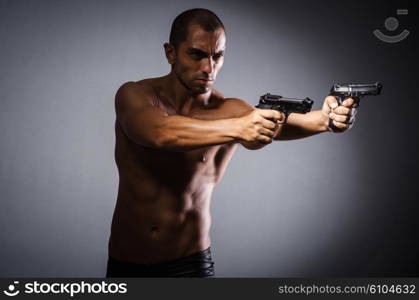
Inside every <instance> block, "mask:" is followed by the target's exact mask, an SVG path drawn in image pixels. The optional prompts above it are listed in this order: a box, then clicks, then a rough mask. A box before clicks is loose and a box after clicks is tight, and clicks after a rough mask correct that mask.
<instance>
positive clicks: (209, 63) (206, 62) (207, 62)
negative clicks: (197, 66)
mask: <svg viewBox="0 0 419 300" xmlns="http://www.w3.org/2000/svg"><path fill="white" fill-rule="evenodd" d="M214 68H215V61H214V59H213V58H212V57H207V58H204V59H203V60H202V65H201V71H202V72H205V73H208V74H212V72H213V71H214Z"/></svg>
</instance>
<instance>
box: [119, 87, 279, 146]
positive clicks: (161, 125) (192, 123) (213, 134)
mask: <svg viewBox="0 0 419 300" xmlns="http://www.w3.org/2000/svg"><path fill="white" fill-rule="evenodd" d="M152 102H153V99H152V98H151V97H150V93H149V92H148V91H147V87H144V86H140V85H139V84H137V83H134V82H130V83H126V84H124V85H123V86H122V87H121V88H120V89H119V90H118V92H117V94H116V97H115V110H116V117H117V121H118V122H119V123H120V125H121V127H122V129H123V131H124V133H125V134H126V135H127V136H128V138H130V139H131V140H132V141H134V142H135V143H137V144H140V145H143V146H146V147H150V148H156V149H164V150H171V151H188V150H194V149H198V148H201V147H207V146H212V145H219V144H225V143H231V142H239V141H247V142H255V141H258V142H260V143H262V144H263V143H270V142H271V141H272V138H273V136H274V131H275V128H276V125H275V123H274V122H272V121H271V119H272V120H274V119H280V118H282V115H281V114H280V113H279V112H277V111H274V110H257V111H254V112H252V113H250V114H248V115H246V116H242V117H232V118H226V119H221V120H211V121H208V120H199V119H193V118H188V117H184V116H180V115H172V116H169V115H168V114H167V113H166V112H165V111H163V110H161V109H159V108H157V107H155V106H153V105H152Z"/></svg>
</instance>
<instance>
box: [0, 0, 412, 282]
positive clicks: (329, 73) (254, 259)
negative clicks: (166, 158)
mask: <svg viewBox="0 0 419 300" xmlns="http://www.w3.org/2000/svg"><path fill="white" fill-rule="evenodd" d="M194 7H205V8H209V9H211V10H213V11H214V12H215V13H217V14H218V15H219V16H220V18H221V19H222V20H223V22H224V24H225V26H226V29H227V53H226V58H225V64H224V67H223V69H222V71H221V73H220V74H219V76H218V78H217V82H216V88H217V89H219V90H220V91H222V92H223V93H224V94H225V95H226V96H227V97H238V98H242V99H244V100H246V101H248V102H249V103H251V104H253V105H255V104H256V103H257V100H258V97H259V96H260V95H262V94H264V93H266V92H271V93H276V94H281V95H284V96H289V97H306V96H309V97H311V98H312V99H314V100H315V101H316V102H315V108H316V109H319V108H320V107H321V104H322V102H323V99H324V97H325V96H326V95H327V93H328V91H329V89H330V87H331V85H332V84H333V83H335V82H336V83H348V82H349V83H373V82H375V81H381V82H382V83H383V85H384V89H383V94H382V96H380V97H370V98H366V99H364V100H365V101H362V103H361V107H360V110H359V114H358V116H357V117H358V118H357V123H356V124H355V126H354V128H353V130H351V131H350V132H346V133H344V134H329V133H325V134H321V135H318V136H314V137H310V138H307V139H301V140H295V141H287V142H275V143H273V144H271V145H270V146H268V147H265V148H264V149H262V150H259V151H249V150H246V149H244V148H241V147H240V148H239V149H238V151H237V152H236V154H235V156H234V157H233V159H232V161H231V163H230V166H229V167H228V169H227V171H226V174H225V177H224V179H223V181H222V182H221V183H220V185H219V186H218V187H217V188H216V190H215V192H214V195H213V200H212V212H213V225H212V253H213V258H214V260H215V263H216V272H217V276H219V277H276V276H278V277H300V276H413V275H416V276H417V274H418V271H417V270H418V250H419V245H418V243H419V242H418V241H419V240H418V218H417V216H418V199H417V198H418V184H417V179H418V176H417V170H418V155H417V153H418V142H417V138H418V126H417V114H418V103H417V102H418V101H417V98H418V96H417V95H418V93H417V87H418V82H417V75H416V74H414V73H413V66H414V65H415V64H416V63H417V48H415V44H414V43H416V42H417V32H418V31H417V24H416V23H414V22H413V19H416V20H417V15H415V14H416V12H414V11H413V10H409V14H408V15H404V16H398V15H396V10H397V9H401V8H405V9H408V8H409V3H408V2H407V1H404V2H403V1H397V2H396V1H388V2H386V3H385V4H384V3H383V2H382V1H369V2H366V1H339V3H337V1H321V2H316V3H314V2H309V1H257V2H256V1H254V2H253V1H252V2H251V1H248V2H243V1H235V2H234V1H232V2H230V1H229V2H224V1H186V0H185V1H171V2H169V1H167V2H165V1H157V0H154V1H139V0H137V1H116V0H115V1H5V0H0V43H1V47H0V76H1V77H0V91H1V94H0V95H1V96H0V97H1V106H0V191H1V194H0V197H1V202H0V203H1V208H0V276H3V277H6V276H7V277H9V276H10V277H13V276H15V277H19V276H27V277H31V276H34V277H50V276H51V277H78V276H81V277H87V276H89V277H102V276H104V274H105V268H106V260H107V242H108V237H109V231H110V224H111V218H112V213H113V209H114V205H115V201H116V195H117V187H118V173H117V169H116V165H115V162H114V157H113V154H114V153H113V151H114V142H115V136H114V121H115V113H114V107H113V98H114V95H115V92H116V90H117V88H118V87H119V86H120V85H121V84H122V83H124V82H126V81H132V80H140V79H142V78H148V77H157V76H162V75H165V74H167V73H168V72H169V65H168V64H167V62H166V61H165V58H164V53H163V43H164V42H165V41H167V40H168V36H169V30H170V25H171V22H172V21H173V19H174V17H175V16H176V15H177V14H179V13H180V12H182V11H183V10H186V9H189V8H194ZM388 17H396V18H397V19H398V21H399V27H398V28H397V30H395V31H394V32H390V31H389V30H386V28H385V27H384V20H386V18H388ZM404 28H406V29H408V30H409V31H410V35H409V36H408V38H407V39H406V40H404V41H401V42H399V43H396V44H387V43H384V42H382V41H379V40H378V39H377V38H375V37H374V36H373V34H372V31H373V30H374V29H380V30H381V31H382V32H383V33H386V34H388V35H390V34H397V33H400V32H401V31H402V30H403V29H404ZM416 70H417V69H416Z"/></svg>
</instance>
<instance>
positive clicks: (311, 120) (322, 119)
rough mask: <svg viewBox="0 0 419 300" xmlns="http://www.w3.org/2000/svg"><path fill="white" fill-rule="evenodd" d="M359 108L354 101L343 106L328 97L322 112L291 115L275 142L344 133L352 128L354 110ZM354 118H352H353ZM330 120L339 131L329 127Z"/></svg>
mask: <svg viewBox="0 0 419 300" xmlns="http://www.w3.org/2000/svg"><path fill="white" fill-rule="evenodd" d="M357 106H358V103H356V102H355V101H354V100H353V99H351V98H349V99H346V100H345V101H344V103H343V105H341V106H338V103H337V101H336V99H335V97H333V96H328V97H326V99H325V101H324V104H323V107H322V109H321V110H315V111H311V112H309V113H307V114H296V113H294V114H290V115H289V116H288V119H287V122H286V124H285V125H284V126H283V127H282V129H281V131H280V132H277V133H276V134H275V136H274V140H292V139H301V138H305V137H309V136H312V135H314V134H318V133H321V132H328V131H330V132H344V131H346V130H347V129H349V128H351V125H352V124H353V121H354V118H353V117H352V116H353V114H354V111H353V109H355V107H357ZM351 117H352V118H351ZM329 119H330V120H332V121H333V125H335V127H336V128H338V130H336V129H335V130H332V129H331V128H330V127H329Z"/></svg>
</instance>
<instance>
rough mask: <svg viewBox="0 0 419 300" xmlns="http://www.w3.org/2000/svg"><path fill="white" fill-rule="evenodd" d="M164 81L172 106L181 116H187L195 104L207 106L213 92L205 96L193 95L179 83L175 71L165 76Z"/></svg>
mask: <svg viewBox="0 0 419 300" xmlns="http://www.w3.org/2000/svg"><path fill="white" fill-rule="evenodd" d="M163 80H164V86H165V90H166V92H167V97H168V98H169V99H168V100H170V101H171V105H172V106H173V108H174V109H175V110H176V112H178V113H179V114H182V115H183V114H187V113H188V112H189V111H190V110H191V109H192V107H193V106H194V104H197V103H202V104H204V105H206V104H207V103H208V100H209V97H210V96H211V90H210V91H208V92H207V93H205V94H198V95H196V94H193V93H192V92H191V91H190V90H188V89H187V88H186V87H185V86H184V85H183V84H182V83H181V82H180V81H179V79H178V78H177V76H176V74H175V73H174V72H173V71H172V72H170V73H169V74H168V75H166V76H164V77H163Z"/></svg>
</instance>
